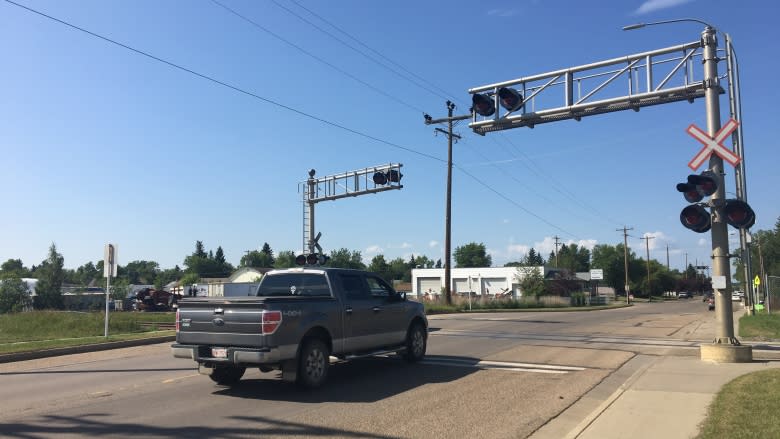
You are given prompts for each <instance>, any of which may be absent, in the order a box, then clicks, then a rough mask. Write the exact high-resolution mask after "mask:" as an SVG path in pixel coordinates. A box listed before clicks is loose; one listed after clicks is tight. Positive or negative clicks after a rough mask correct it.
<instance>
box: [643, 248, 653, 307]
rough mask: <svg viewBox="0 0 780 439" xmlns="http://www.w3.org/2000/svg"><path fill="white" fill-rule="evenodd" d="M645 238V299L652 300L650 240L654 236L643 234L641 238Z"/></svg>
mask: <svg viewBox="0 0 780 439" xmlns="http://www.w3.org/2000/svg"><path fill="white" fill-rule="evenodd" d="M642 239H644V240H645V248H646V249H647V301H648V302H652V300H653V289H652V288H651V287H650V240H651V239H655V236H645V237H644V238H642Z"/></svg>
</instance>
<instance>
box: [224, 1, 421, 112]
mask: <svg viewBox="0 0 780 439" xmlns="http://www.w3.org/2000/svg"><path fill="white" fill-rule="evenodd" d="M211 2H212V3H214V4H216V5H218V6H220V7H222V8H223V9H225V10H226V11H228V12H230V13H231V14H233V15H235V16H237V17H239V18H240V19H242V20H244V21H246V22H247V23H249V24H251V25H252V26H255V27H256V28H258V29H260V30H262V31H263V32H265V33H267V34H269V35H271V36H272V37H274V38H276V39H278V40H279V41H282V42H283V43H285V44H287V45H289V46H291V47H293V48H295V49H296V50H298V51H299V52H301V53H303V54H304V55H307V56H309V57H311V58H314V59H315V60H317V61H319V62H321V63H322V64H325V65H326V66H328V67H330V68H332V69H334V70H336V71H337V72H339V73H341V74H342V75H344V76H347V77H348V78H350V79H352V80H354V81H356V82H359V83H360V84H363V85H365V86H366V87H368V88H370V89H371V90H373V91H375V92H376V93H379V94H381V95H382V96H384V97H386V98H388V99H391V100H393V101H396V102H398V103H399V104H401V105H404V106H406V107H408V108H410V109H412V110H415V111H417V112H419V113H425V111H424V110H422V109H420V108H419V107H415V106H414V105H412V104H410V103H408V102H406V101H404V100H402V99H399V98H397V97H395V96H393V95H391V94H389V93H387V92H385V91H383V90H382V89H380V88H378V87H375V86H373V85H371V84H369V83H368V82H366V81H363V80H362V79H360V78H358V77H357V76H355V75H353V74H351V73H349V72H347V71H346V70H344V69H342V68H340V67H338V66H336V65H335V64H333V63H330V62H328V61H327V60H325V59H323V58H321V57H319V56H317V55H315V54H313V53H311V52H309V51H308V50H306V49H304V48H303V47H301V46H298V45H297V44H295V43H293V42H292V41H290V40H287V39H285V38H284V37H282V36H281V35H279V34H277V33H275V32H273V31H271V30H270V29H268V28H266V27H264V26H262V25H261V24H260V23H258V22H256V21H254V20H252V19H251V18H249V17H247V16H245V15H243V14H241V13H240V12H238V11H236V10H235V9H232V8H230V7H229V6H227V5H225V4H224V3H221V2H219V1H217V0H211Z"/></svg>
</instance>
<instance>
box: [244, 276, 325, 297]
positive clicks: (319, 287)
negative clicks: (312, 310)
mask: <svg viewBox="0 0 780 439" xmlns="http://www.w3.org/2000/svg"><path fill="white" fill-rule="evenodd" d="M257 295H258V296H310V297H311V296H318V297H330V288H329V287H328V280H327V279H326V278H325V275H322V274H314V273H285V274H275V275H267V276H265V277H264V278H263V280H262V281H261V282H260V286H259V287H258V289H257Z"/></svg>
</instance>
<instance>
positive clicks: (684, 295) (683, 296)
mask: <svg viewBox="0 0 780 439" xmlns="http://www.w3.org/2000/svg"><path fill="white" fill-rule="evenodd" d="M677 298H678V299H690V298H691V293H688V292H685V291H680V292H679V293H677Z"/></svg>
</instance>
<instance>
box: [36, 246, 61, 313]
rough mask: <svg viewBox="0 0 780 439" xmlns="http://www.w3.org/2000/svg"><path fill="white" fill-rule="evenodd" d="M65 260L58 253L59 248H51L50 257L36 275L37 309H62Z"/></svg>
mask: <svg viewBox="0 0 780 439" xmlns="http://www.w3.org/2000/svg"><path fill="white" fill-rule="evenodd" d="M64 263H65V259H64V258H63V257H62V255H61V254H59V253H57V246H56V245H55V244H54V243H52V244H51V247H49V257H48V258H46V260H45V261H43V262H42V263H41V266H40V267H39V268H38V269H37V270H36V272H35V274H36V275H37V277H38V284H37V285H36V287H35V292H36V297H35V307H36V308H38V309H62V308H64V302H63V299H62V281H63V279H64V277H65V275H64V272H63V269H62V267H63V265H64Z"/></svg>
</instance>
